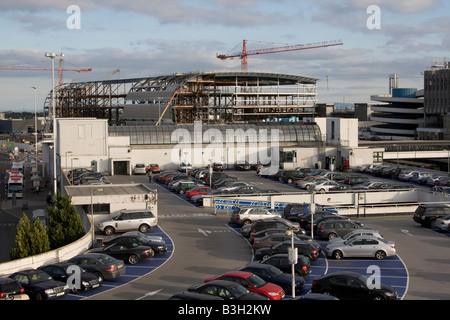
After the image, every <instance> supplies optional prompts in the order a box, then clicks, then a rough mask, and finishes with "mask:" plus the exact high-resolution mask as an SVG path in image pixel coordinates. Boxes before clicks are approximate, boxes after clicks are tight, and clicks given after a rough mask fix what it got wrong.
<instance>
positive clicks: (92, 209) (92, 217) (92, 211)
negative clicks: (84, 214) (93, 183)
mask: <svg viewBox="0 0 450 320" xmlns="http://www.w3.org/2000/svg"><path fill="white" fill-rule="evenodd" d="M90 191H91V219H92V222H91V223H92V247H94V246H95V224H94V201H93V199H92V195H93V194H94V191H98V192H102V191H103V189H102V188H98V189H90Z"/></svg>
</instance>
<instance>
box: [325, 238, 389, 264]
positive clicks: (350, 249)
mask: <svg viewBox="0 0 450 320" xmlns="http://www.w3.org/2000/svg"><path fill="white" fill-rule="evenodd" d="M325 253H326V255H327V256H328V257H333V258H334V259H342V258H375V259H377V260H382V259H384V258H385V257H391V256H395V255H396V254H397V252H396V250H395V242H393V241H387V240H384V239H383V238H379V237H373V236H359V237H355V238H352V239H350V240H347V241H345V242H343V243H328V245H327V246H326V247H325Z"/></svg>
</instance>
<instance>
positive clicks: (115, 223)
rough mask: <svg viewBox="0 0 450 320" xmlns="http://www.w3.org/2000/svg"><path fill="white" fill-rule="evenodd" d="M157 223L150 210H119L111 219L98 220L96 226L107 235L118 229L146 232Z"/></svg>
mask: <svg viewBox="0 0 450 320" xmlns="http://www.w3.org/2000/svg"><path fill="white" fill-rule="evenodd" d="M157 223H158V219H157V217H155V215H154V214H153V213H152V212H151V211H150V210H121V211H120V212H119V213H118V214H117V215H116V216H115V217H114V218H112V219H111V220H107V221H103V222H100V223H99V224H98V225H97V227H98V229H99V230H100V231H102V232H103V233H104V234H106V235H107V236H109V235H112V234H114V233H116V232H118V231H119V232H120V231H133V230H138V231H140V232H142V233H146V232H147V231H148V230H150V229H151V228H153V227H155V226H156V225H157Z"/></svg>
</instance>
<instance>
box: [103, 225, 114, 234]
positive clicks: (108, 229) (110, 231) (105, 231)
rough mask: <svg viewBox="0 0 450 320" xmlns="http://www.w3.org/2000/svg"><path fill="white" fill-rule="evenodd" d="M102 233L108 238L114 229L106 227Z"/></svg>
mask: <svg viewBox="0 0 450 320" xmlns="http://www.w3.org/2000/svg"><path fill="white" fill-rule="evenodd" d="M103 232H104V233H105V234H106V235H107V236H110V235H112V234H114V232H115V231H114V228H113V227H106V228H105V229H104V230H103Z"/></svg>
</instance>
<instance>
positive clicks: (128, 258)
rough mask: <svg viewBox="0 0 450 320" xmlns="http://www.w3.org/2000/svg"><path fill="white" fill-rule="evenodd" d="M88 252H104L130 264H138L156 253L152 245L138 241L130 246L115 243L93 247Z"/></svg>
mask: <svg viewBox="0 0 450 320" xmlns="http://www.w3.org/2000/svg"><path fill="white" fill-rule="evenodd" d="M88 252H89V253H104V254H107V255H109V256H111V257H114V258H116V259H118V260H123V261H124V262H127V263H129V264H137V263H139V262H140V261H141V260H144V259H148V258H151V257H153V256H154V255H155V253H154V252H153V250H152V248H151V247H149V246H142V245H139V244H137V243H134V244H131V246H130V247H128V246H125V245H119V244H116V243H113V244H112V245H110V246H108V247H104V248H96V249H91V250H89V251H88Z"/></svg>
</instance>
